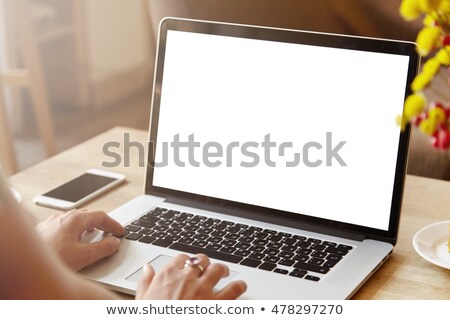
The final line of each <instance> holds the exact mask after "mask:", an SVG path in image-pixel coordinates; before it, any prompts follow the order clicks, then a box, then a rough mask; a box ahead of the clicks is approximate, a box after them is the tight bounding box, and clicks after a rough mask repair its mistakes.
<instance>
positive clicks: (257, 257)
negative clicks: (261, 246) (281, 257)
mask: <svg viewBox="0 0 450 320" xmlns="http://www.w3.org/2000/svg"><path fill="white" fill-rule="evenodd" d="M265 256H266V255H265V254H264V253H260V252H252V254H251V255H250V256H249V258H252V259H255V260H262V259H264V257H265Z"/></svg>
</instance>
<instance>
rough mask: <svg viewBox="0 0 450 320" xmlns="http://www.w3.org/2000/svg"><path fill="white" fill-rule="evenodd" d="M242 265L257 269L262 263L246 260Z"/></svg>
mask: <svg viewBox="0 0 450 320" xmlns="http://www.w3.org/2000/svg"><path fill="white" fill-rule="evenodd" d="M240 264H241V265H243V266H247V267H252V268H256V267H257V266H259V265H260V264H261V261H258V260H254V259H245V260H243V261H242V262H241V263H240Z"/></svg>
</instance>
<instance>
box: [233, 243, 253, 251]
mask: <svg viewBox="0 0 450 320" xmlns="http://www.w3.org/2000/svg"><path fill="white" fill-rule="evenodd" d="M251 246H252V245H251V244H250V243H247V242H238V243H236V244H235V245H234V247H235V248H237V249H243V250H247V249H248V248H250V247H251Z"/></svg>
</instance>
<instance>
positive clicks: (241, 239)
mask: <svg viewBox="0 0 450 320" xmlns="http://www.w3.org/2000/svg"><path fill="white" fill-rule="evenodd" d="M253 240H255V239H253V237H241V238H240V239H239V241H240V242H248V243H251V242H253Z"/></svg>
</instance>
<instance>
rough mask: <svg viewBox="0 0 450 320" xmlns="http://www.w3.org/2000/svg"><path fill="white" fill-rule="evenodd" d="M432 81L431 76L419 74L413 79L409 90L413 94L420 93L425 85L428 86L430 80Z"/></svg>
mask: <svg viewBox="0 0 450 320" xmlns="http://www.w3.org/2000/svg"><path fill="white" fill-rule="evenodd" d="M432 79H433V75H432V74H428V73H423V72H422V73H419V74H418V75H417V76H416V77H415V78H414V81H413V82H412V84H411V89H412V91H414V92H417V91H420V90H422V89H423V88H425V87H426V86H427V85H429V84H430V82H431V80H432Z"/></svg>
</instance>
